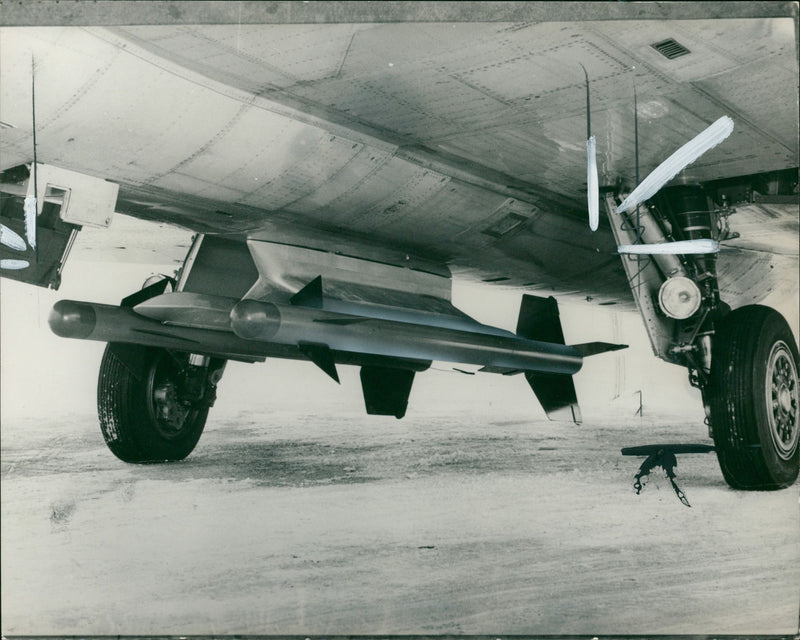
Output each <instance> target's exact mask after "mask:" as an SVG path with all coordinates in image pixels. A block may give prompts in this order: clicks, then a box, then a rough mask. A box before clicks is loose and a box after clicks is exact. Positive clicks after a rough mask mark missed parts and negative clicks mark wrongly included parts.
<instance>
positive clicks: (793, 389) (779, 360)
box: [767, 341, 800, 460]
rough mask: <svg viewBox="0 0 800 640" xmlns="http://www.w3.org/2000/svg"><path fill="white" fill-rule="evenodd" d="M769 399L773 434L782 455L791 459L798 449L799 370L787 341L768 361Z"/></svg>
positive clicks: (776, 344)
mask: <svg viewBox="0 0 800 640" xmlns="http://www.w3.org/2000/svg"><path fill="white" fill-rule="evenodd" d="M767 398H769V399H770V400H771V406H770V407H769V408H768V409H769V411H768V415H769V426H770V435H771V436H772V440H773V442H774V444H775V448H776V451H777V453H778V455H779V456H780V457H781V458H782V459H783V460H789V459H790V458H791V457H792V456H793V455H794V453H795V451H796V449H797V440H798V432H799V431H800V430H799V429H798V426H797V414H798V408H797V405H798V385H797V367H796V366H795V362H794V358H793V357H792V354H791V352H790V351H789V348H788V347H787V346H786V344H785V343H784V342H783V341H778V342H776V343H775V345H774V346H773V347H772V351H771V352H770V356H769V360H768V361H767Z"/></svg>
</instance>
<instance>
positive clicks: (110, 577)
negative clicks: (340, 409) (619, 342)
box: [2, 412, 800, 635]
mask: <svg viewBox="0 0 800 640" xmlns="http://www.w3.org/2000/svg"><path fill="white" fill-rule="evenodd" d="M656 442H708V440H707V439H706V438H704V437H703V427H698V426H697V425H693V424H685V423H676V422H674V421H662V422H660V423H659V425H652V424H649V423H648V421H647V420H641V419H638V418H629V419H627V420H625V421H623V422H622V423H620V422H616V423H614V424H611V423H604V424H598V423H596V422H595V423H591V422H586V423H584V424H583V425H582V426H581V427H579V428H572V427H565V426H564V425H558V424H554V423H547V422H533V423H532V422H531V420H529V419H526V418H525V417H524V416H522V415H511V416H508V415H506V416H503V418H502V420H499V419H498V417H497V416H493V417H490V416H488V415H474V414H473V415H468V414H465V415H457V416H426V417H422V418H420V417H408V418H406V419H405V420H403V421H395V420H393V419H387V420H385V421H384V420H380V419H378V420H375V419H371V418H368V417H366V416H361V415H357V414H353V415H340V416H338V417H322V416H320V415H308V416H302V417H298V413H297V412H295V413H274V414H272V415H269V416H264V415H256V414H249V413H241V414H239V415H238V416H236V417H235V418H219V419H214V418H213V414H212V419H211V420H210V421H209V424H208V426H207V428H206V433H205V434H204V436H203V438H202V439H201V441H200V444H199V446H198V448H197V449H196V451H195V452H194V454H193V455H192V456H190V457H189V458H188V459H187V460H186V461H184V462H182V463H178V464H174V465H170V466H160V465H147V466H128V465H125V464H122V463H120V462H118V461H117V460H116V459H115V458H114V457H113V456H111V454H110V453H109V452H108V451H107V450H106V448H105V446H104V444H103V443H102V440H101V438H100V434H99V429H98V427H97V425H96V420H95V418H94V417H92V416H84V417H75V416H73V417H69V418H65V419H62V420H58V421H55V420H52V421H34V420H30V419H17V420H7V421H5V422H4V424H3V427H2V582H3V589H2V610H3V622H2V625H3V629H2V631H3V633H4V634H7V635H13V634H36V635H46V634H64V635H73V634H74V635H77V634H107V635H117V634H123V635H127V634H140V635H151V634H236V633H240V634H244V633H251V634H328V635H331V634H376V633H381V634H437V633H458V634H468V633H469V634H484V633H492V634H498V635H502V634H553V633H556V634H656V633H658V634H664V633H666V634H712V633H713V634H792V633H796V631H797V625H798V602H799V600H798V598H799V597H800V593H798V585H799V584H800V536H798V531H800V513H799V511H798V486H797V485H795V486H794V487H792V488H791V489H788V490H785V491H779V492H772V493H753V494H747V493H740V492H735V491H732V490H730V489H729V488H728V487H727V486H726V485H725V484H724V481H723V479H722V477H721V475H720V473H719V470H718V468H717V462H716V459H715V457H714V455H713V454H701V455H685V456H681V457H679V461H678V467H677V474H678V484H679V485H680V486H681V488H682V489H683V490H684V491H685V492H686V494H687V496H688V499H689V501H690V502H691V504H692V507H691V508H686V507H685V506H683V505H682V504H681V503H680V502H679V501H678V500H677V498H676V497H675V495H674V493H673V491H672V488H671V487H670V485H669V482H668V481H667V479H666V478H665V476H664V474H663V472H661V471H660V470H656V471H654V472H653V473H652V475H651V477H650V481H649V483H648V484H647V486H646V487H645V489H644V491H643V492H642V494H641V495H638V496H637V495H636V494H635V492H634V491H633V488H632V482H633V476H634V474H635V472H636V470H637V468H638V466H639V464H640V462H641V459H637V458H628V457H622V456H621V455H620V453H619V451H620V448H621V447H624V446H631V445H638V444H647V443H656Z"/></svg>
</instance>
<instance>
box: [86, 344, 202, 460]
mask: <svg viewBox="0 0 800 640" xmlns="http://www.w3.org/2000/svg"><path fill="white" fill-rule="evenodd" d="M120 349H124V351H120ZM121 354H124V357H123V356H122V355H121ZM187 365H188V355H187V354H175V353H172V352H169V351H167V350H165V349H156V348H151V347H143V346H139V345H124V346H122V345H114V344H109V345H107V346H106V350H105V353H104V354H103V360H102V362H101V365H100V376H99V379H98V384H97V413H98V417H99V418H100V429H101V431H102V432H103V438H104V439H105V441H106V444H107V445H108V448H109V449H111V452H112V453H113V454H114V455H115V456H117V457H118V458H119V459H120V460H123V461H124V462H167V461H172V460H182V459H183V458H185V457H186V456H188V455H189V454H190V453H191V452H192V450H193V449H194V447H195V445H196V444H197V441H198V440H199V439H200V435H201V434H202V433H203V427H204V426H205V423H206V418H207V416H208V409H209V406H210V404H211V400H210V399H209V398H208V397H200V398H199V399H194V400H192V399H189V398H188V397H187V394H186V393H185V390H184V389H185V386H186V382H185V381H186V371H187ZM212 397H213V395H212Z"/></svg>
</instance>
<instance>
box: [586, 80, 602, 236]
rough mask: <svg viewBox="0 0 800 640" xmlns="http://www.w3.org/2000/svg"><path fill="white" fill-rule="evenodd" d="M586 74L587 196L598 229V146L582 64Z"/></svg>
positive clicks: (591, 218) (594, 228)
mask: <svg viewBox="0 0 800 640" xmlns="http://www.w3.org/2000/svg"><path fill="white" fill-rule="evenodd" d="M581 69H583V75H584V76H586V198H587V205H588V207H589V228H590V229H591V230H592V231H597V226H598V224H599V223H600V188H599V186H598V183H597V148H596V145H595V139H594V136H593V135H592V116H591V108H590V104H589V74H588V73H587V72H586V67H584V66H583V65H581Z"/></svg>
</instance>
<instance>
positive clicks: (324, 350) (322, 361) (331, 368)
mask: <svg viewBox="0 0 800 640" xmlns="http://www.w3.org/2000/svg"><path fill="white" fill-rule="evenodd" d="M297 348H298V349H300V353H302V354H303V355H304V356H306V357H307V358H308V359H309V360H311V362H313V363H314V364H315V365H317V366H318V367H319V368H320V369H322V370H323V371H324V372H325V373H327V374H328V375H329V376H330V377H331V378H333V379H334V380H336V382H339V372H338V371H337V370H336V362H335V360H334V359H333V352H332V351H331V350H330V347H328V345H325V344H314V343H311V342H300V343H298V345H297ZM340 384H341V383H340Z"/></svg>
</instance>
